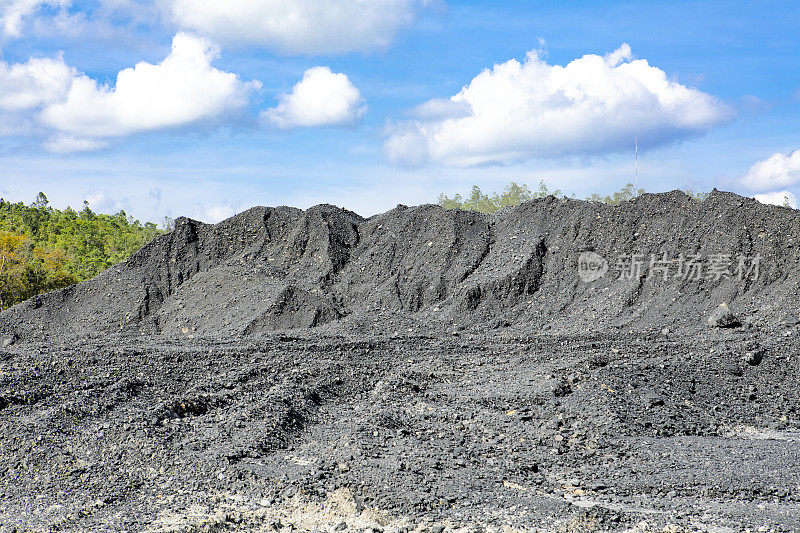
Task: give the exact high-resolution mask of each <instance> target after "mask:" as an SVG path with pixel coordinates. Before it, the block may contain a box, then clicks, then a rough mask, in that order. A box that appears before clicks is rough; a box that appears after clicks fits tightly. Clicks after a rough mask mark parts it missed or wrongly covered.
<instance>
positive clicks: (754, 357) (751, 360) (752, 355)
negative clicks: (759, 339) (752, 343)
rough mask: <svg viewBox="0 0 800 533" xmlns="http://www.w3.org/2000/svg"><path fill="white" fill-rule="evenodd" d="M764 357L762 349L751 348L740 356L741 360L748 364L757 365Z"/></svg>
mask: <svg viewBox="0 0 800 533" xmlns="http://www.w3.org/2000/svg"><path fill="white" fill-rule="evenodd" d="M763 359H764V350H753V351H749V352H747V353H745V354H744V355H743V356H742V362H743V363H745V364H748V365H750V366H758V365H759V364H761V361H762V360H763Z"/></svg>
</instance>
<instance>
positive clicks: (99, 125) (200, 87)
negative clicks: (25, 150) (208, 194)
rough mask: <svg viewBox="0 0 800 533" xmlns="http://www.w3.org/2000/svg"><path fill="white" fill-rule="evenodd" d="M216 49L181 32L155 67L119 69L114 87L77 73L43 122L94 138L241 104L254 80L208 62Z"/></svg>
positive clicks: (184, 120) (255, 84) (46, 111)
mask: <svg viewBox="0 0 800 533" xmlns="http://www.w3.org/2000/svg"><path fill="white" fill-rule="evenodd" d="M216 56H217V50H216V48H215V47H214V46H213V45H212V44H211V43H209V42H208V41H206V40H205V39H200V38H197V37H194V36H190V35H187V34H183V33H179V34H178V35H176V36H175V37H174V39H173V42H172V52H171V53H170V54H169V55H168V56H167V57H166V59H164V61H162V62H161V63H159V64H157V65H153V64H150V63H146V62H140V63H138V64H137V65H136V66H135V67H134V68H128V69H125V70H122V71H121V72H119V74H118V75H117V83H116V85H115V86H114V87H110V86H101V85H99V84H98V83H97V82H96V81H95V80H93V79H91V78H89V77H88V76H85V75H79V76H76V77H75V78H74V79H73V81H72V85H71V87H70V90H69V93H68V94H67V96H66V99H65V100H64V101H63V102H58V103H55V104H52V105H49V106H48V107H46V108H45V109H44V110H43V111H42V114H41V120H42V122H43V123H44V124H45V125H47V126H49V127H51V128H53V129H54V130H56V131H58V132H59V133H61V134H62V135H65V136H72V137H75V138H83V139H90V140H97V139H99V138H107V137H118V136H123V135H129V134H132V133H136V132H141V131H149V130H155V129H160V128H167V127H173V126H179V125H184V124H189V123H193V122H196V121H199V120H203V119H210V118H214V117H217V116H220V115H222V114H224V113H226V112H228V111H231V110H235V109H238V108H241V107H242V106H244V105H245V104H246V103H247V101H248V95H249V93H250V92H251V91H252V90H254V89H256V88H258V87H260V83H258V82H255V81H253V82H249V83H244V82H242V81H241V80H240V79H239V77H238V76H237V75H236V74H233V73H230V72H223V71H221V70H217V69H216V68H214V67H212V66H211V61H212V60H213V59H214V58H215V57H216Z"/></svg>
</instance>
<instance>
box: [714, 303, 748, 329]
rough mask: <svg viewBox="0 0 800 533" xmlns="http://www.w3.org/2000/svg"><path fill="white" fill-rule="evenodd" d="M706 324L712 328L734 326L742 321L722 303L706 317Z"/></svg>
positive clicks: (739, 324)
mask: <svg viewBox="0 0 800 533" xmlns="http://www.w3.org/2000/svg"><path fill="white" fill-rule="evenodd" d="M708 325H709V326H710V327H712V328H735V327H737V326H741V325H742V323H741V322H740V321H739V319H738V318H737V317H736V315H734V314H733V311H731V309H730V307H728V304H726V303H722V304H720V305H719V307H717V308H716V310H714V312H713V313H711V316H710V317H708Z"/></svg>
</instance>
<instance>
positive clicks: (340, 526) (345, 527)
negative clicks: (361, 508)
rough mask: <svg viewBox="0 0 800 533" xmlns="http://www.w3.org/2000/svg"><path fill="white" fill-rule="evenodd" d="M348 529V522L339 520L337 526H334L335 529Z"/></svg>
mask: <svg viewBox="0 0 800 533" xmlns="http://www.w3.org/2000/svg"><path fill="white" fill-rule="evenodd" d="M345 529H347V522H339V523H338V524H336V527H335V528H333V530H334V531H344V530H345Z"/></svg>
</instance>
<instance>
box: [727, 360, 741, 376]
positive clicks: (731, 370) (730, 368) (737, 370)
mask: <svg viewBox="0 0 800 533" xmlns="http://www.w3.org/2000/svg"><path fill="white" fill-rule="evenodd" d="M725 371H726V372H728V374H731V375H733V376H736V377H741V376H742V374H744V371H743V370H742V367H741V366H739V365H737V364H736V363H728V364H727V365H725Z"/></svg>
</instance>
